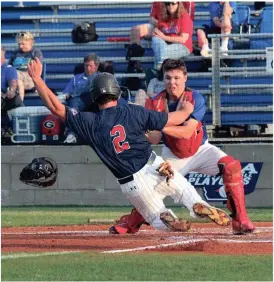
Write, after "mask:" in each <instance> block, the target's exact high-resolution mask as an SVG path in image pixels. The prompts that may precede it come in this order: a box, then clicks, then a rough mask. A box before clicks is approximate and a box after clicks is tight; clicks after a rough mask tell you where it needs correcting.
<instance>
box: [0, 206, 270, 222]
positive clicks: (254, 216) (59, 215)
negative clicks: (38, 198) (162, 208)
mask: <svg viewBox="0 0 274 282" xmlns="http://www.w3.org/2000/svg"><path fill="white" fill-rule="evenodd" d="M172 209H173V210H174V212H175V213H176V214H177V215H178V216H181V217H183V218H185V219H189V212H188V210H187V209H182V208H178V207H175V208H172ZM130 210H131V208H130V207H2V227H15V226H41V225H71V224H86V223H87V220H88V219H92V220H94V221H96V222H110V221H113V220H114V219H119V218H120V217H121V216H122V215H123V214H126V213H129V212H130ZM248 214H249V216H250V219H251V220H252V221H273V210H272V208H268V209H248ZM191 220H192V221H195V220H193V219H191Z"/></svg>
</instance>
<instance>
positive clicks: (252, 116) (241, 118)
mask: <svg viewBox="0 0 274 282" xmlns="http://www.w3.org/2000/svg"><path fill="white" fill-rule="evenodd" d="M205 123H206V124H207V125H210V124H212V112H211V111H207V112H206V114H205ZM221 123H222V125H239V124H246V125H251V124H272V123H273V115H272V112H271V111H269V112H262V111H258V112H241V111H239V112H222V114H221Z"/></svg>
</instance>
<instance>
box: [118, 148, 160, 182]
mask: <svg viewBox="0 0 274 282" xmlns="http://www.w3.org/2000/svg"><path fill="white" fill-rule="evenodd" d="M156 157H157V155H156V153H155V152H153V151H152V153H151V155H150V157H149V159H148V161H147V164H148V165H152V164H153V163H154V161H155V159H156ZM133 180H134V176H133V175H132V174H131V175H129V176H126V177H124V178H120V179H118V182H119V183H120V184H127V183H128V182H131V181H133Z"/></svg>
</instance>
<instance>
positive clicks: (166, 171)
mask: <svg viewBox="0 0 274 282" xmlns="http://www.w3.org/2000/svg"><path fill="white" fill-rule="evenodd" d="M156 171H158V172H159V174H160V175H161V176H166V183H167V185H169V181H170V179H171V178H174V171H173V169H172V168H171V165H170V164H169V163H168V162H164V163H161V164H160V166H159V167H158V168H157V169H156Z"/></svg>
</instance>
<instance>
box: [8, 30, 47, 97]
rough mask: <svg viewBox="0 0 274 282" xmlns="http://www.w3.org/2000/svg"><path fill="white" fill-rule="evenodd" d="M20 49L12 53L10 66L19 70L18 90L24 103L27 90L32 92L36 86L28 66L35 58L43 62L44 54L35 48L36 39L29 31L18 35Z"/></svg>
mask: <svg viewBox="0 0 274 282" xmlns="http://www.w3.org/2000/svg"><path fill="white" fill-rule="evenodd" d="M16 41H17V43H18V49H16V50H15V51H13V52H12V55H11V57H10V60H9V64H10V65H12V66H13V67H14V68H16V70H17V74H18V89H19V95H20V97H21V100H22V101H24V96H25V90H32V89H33V88H34V84H33V81H32V79H31V78H30V76H29V75H28V71H27V64H28V63H29V62H30V61H31V60H33V59H34V58H35V57H37V58H39V60H40V62H43V54H42V52H41V50H40V49H38V48H36V47H34V37H33V34H32V33H31V32H29V31H21V32H19V33H18V34H17V35H16Z"/></svg>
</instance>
